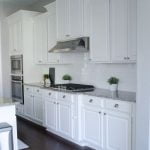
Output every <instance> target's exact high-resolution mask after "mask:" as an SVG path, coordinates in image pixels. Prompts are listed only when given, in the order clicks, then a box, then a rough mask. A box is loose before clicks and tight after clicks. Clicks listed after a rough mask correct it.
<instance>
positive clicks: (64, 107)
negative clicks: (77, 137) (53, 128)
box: [58, 102, 73, 137]
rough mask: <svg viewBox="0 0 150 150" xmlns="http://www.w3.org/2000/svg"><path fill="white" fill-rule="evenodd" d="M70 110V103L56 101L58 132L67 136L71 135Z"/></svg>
mask: <svg viewBox="0 0 150 150" xmlns="http://www.w3.org/2000/svg"><path fill="white" fill-rule="evenodd" d="M72 128H73V127H72V111H71V105H68V104H66V103H63V102H59V103H58V132H60V133H61V134H62V135H65V136H67V137H72V132H73V129H72Z"/></svg>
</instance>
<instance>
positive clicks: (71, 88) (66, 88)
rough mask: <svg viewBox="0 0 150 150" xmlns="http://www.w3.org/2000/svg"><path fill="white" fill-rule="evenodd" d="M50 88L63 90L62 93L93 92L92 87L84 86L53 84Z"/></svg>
mask: <svg viewBox="0 0 150 150" xmlns="http://www.w3.org/2000/svg"><path fill="white" fill-rule="evenodd" d="M51 88H54V89H59V90H64V91H71V92H89V91H93V90H94V86H92V85H84V84H74V83H68V84H55V85H52V86H51Z"/></svg>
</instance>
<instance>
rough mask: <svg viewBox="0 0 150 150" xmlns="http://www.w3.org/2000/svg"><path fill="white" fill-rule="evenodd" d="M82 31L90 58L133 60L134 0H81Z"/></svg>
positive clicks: (110, 60) (134, 32)
mask: <svg viewBox="0 0 150 150" xmlns="http://www.w3.org/2000/svg"><path fill="white" fill-rule="evenodd" d="M84 33H85V34H86V35H88V36H90V55H89V56H90V60H91V61H92V62H102V63H103V62H109V63H117V62H118V63H126V62H135V61H136V0H85V1H84Z"/></svg>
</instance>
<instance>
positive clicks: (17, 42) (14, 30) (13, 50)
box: [8, 21, 22, 55]
mask: <svg viewBox="0 0 150 150" xmlns="http://www.w3.org/2000/svg"><path fill="white" fill-rule="evenodd" d="M8 28H9V51H10V55H17V54H22V22H21V21H16V22H15V23H11V24H9V26H8Z"/></svg>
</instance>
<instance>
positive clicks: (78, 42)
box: [49, 37, 89, 53]
mask: <svg viewBox="0 0 150 150" xmlns="http://www.w3.org/2000/svg"><path fill="white" fill-rule="evenodd" d="M87 51H89V37H81V38H76V39H72V40H69V41H60V42H57V43H56V45H55V46H54V47H53V48H51V49H50V50H49V52H50V53H69V52H87Z"/></svg>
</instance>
